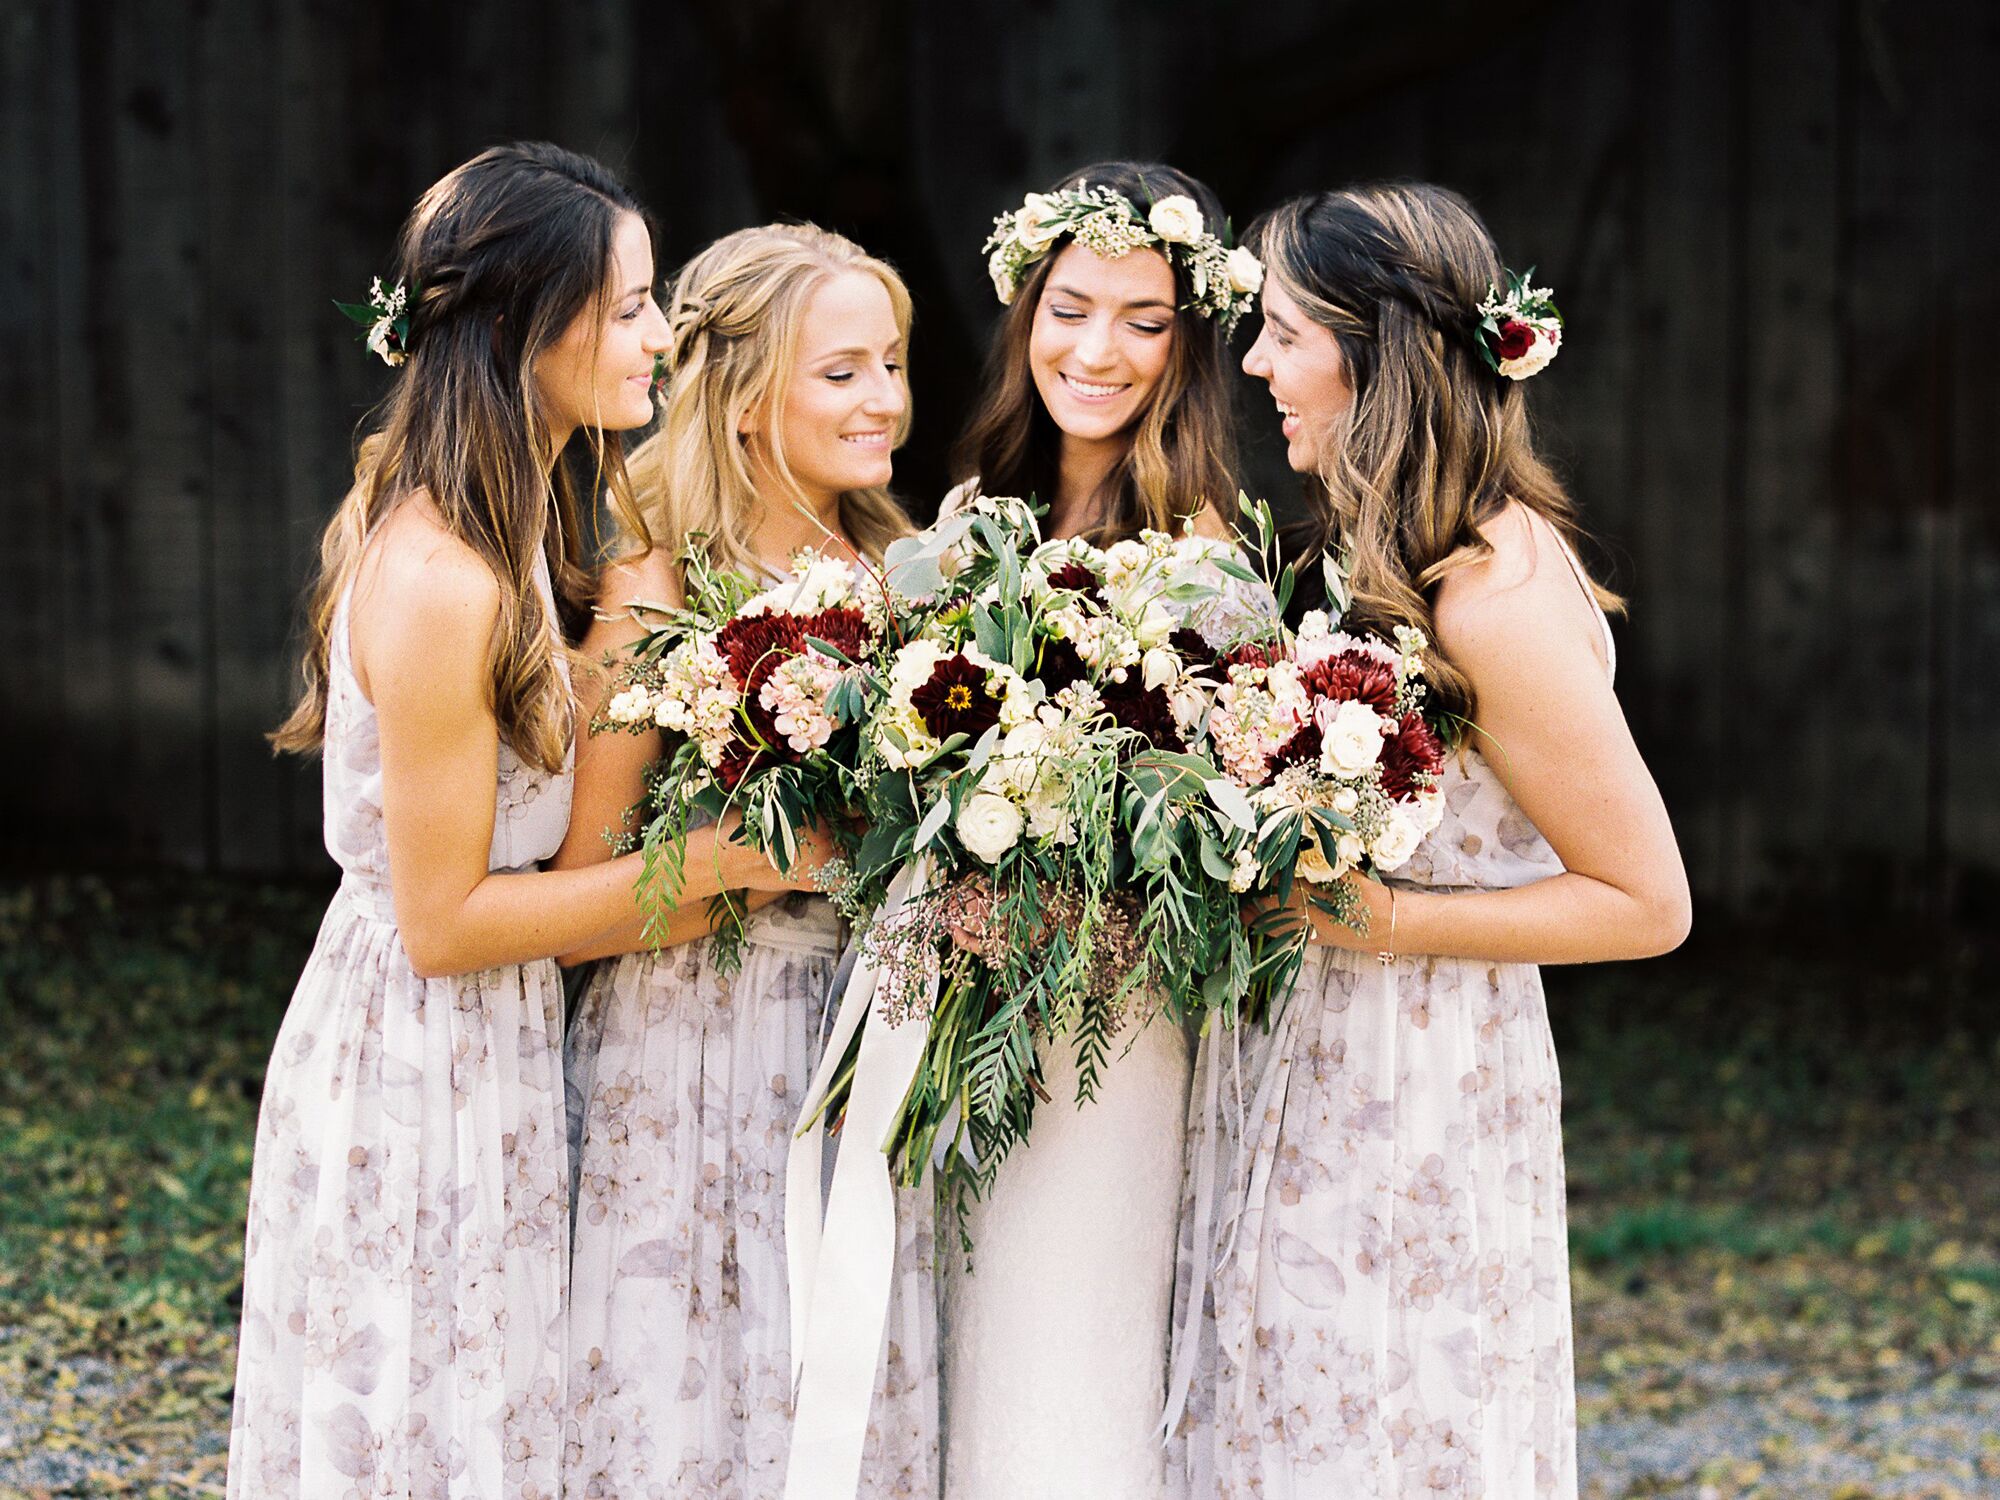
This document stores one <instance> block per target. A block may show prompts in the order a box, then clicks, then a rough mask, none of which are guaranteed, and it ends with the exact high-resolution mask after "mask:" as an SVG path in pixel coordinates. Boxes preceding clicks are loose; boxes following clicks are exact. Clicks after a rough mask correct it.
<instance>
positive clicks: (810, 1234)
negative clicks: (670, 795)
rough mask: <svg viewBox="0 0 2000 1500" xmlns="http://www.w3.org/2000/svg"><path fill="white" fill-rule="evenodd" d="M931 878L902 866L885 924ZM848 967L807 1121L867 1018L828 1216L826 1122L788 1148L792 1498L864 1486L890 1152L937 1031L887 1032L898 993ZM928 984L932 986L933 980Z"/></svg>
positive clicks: (892, 1234)
mask: <svg viewBox="0 0 2000 1500" xmlns="http://www.w3.org/2000/svg"><path fill="white" fill-rule="evenodd" d="M933 879H934V870H933V866H932V863H931V861H930V860H928V859H918V860H917V861H916V862H914V863H913V864H911V865H909V866H907V867H905V868H904V869H903V870H902V871H901V872H900V873H899V874H898V875H897V876H896V878H895V880H894V881H893V882H891V884H890V886H889V893H888V898H887V899H886V900H885V901H884V902H883V905H882V911H881V914H880V915H881V917H890V916H893V915H894V914H895V913H896V912H898V911H900V910H901V909H902V908H903V907H904V906H906V905H908V904H909V903H910V902H912V901H915V900H916V899H918V898H919V897H920V896H922V895H923V894H924V892H925V891H926V890H928V889H929V887H930V885H931V883H932V881H933ZM878 920H879V918H878ZM856 946H857V948H859V946H860V945H859V944H857V945H856ZM850 961H851V964H852V967H851V971H850V974H849V978H848V982H847V987H846V990H845V992H844V993H843V994H842V995H841V998H840V1009H839V1013H838V1014H837V1016H836V1017H835V1019H834V1023H833V1029H832V1031H831V1032H829V1033H828V1035H827V1039H826V1050H825V1051H824V1052H823V1053H822V1054H821V1055H820V1063H819V1068H818V1070H817V1071H816V1072H815V1073H814V1074H813V1080H812V1087H811V1089H810V1090H809V1091H808V1092H807V1094H806V1099H805V1104H804V1107H803V1112H802V1114H801V1116H800V1118H802V1119H810V1118H811V1117H812V1116H813V1115H814V1114H816V1113H818V1112H819V1110H820V1106H821V1105H822V1104H823V1103H824V1102H825V1100H826V1095H827V1091H828V1090H829V1089H830V1088H831V1087H832V1084H833V1080H834V1077H835V1075H836V1074H837V1073H838V1072H839V1071H840V1064H841V1059H842V1058H843V1057H844V1056H845V1055H846V1052H847V1044H848V1042H849V1041H850V1040H852V1039H853V1036H854V1033H855V1031H856V1030H857V1029H858V1028H860V1027H861V1025H862V1023H863V1020H864V1019H865V1020H866V1021H867V1023H868V1024H867V1028H866V1030H863V1031H862V1032H861V1047H860V1051H859V1053H858V1055H857V1056H856V1059H855V1065H854V1080H853V1084H852V1087H851V1088H850V1090H849V1093H848V1097H847V1113H846V1118H845V1121H844V1122H843V1124H842V1125H841V1140H842V1145H843V1147H844V1149H842V1150H840V1151H838V1152H836V1153H835V1155H834V1164H833V1185H832V1187H831V1189H830V1190H829V1191H827V1193H826V1196H825V1200H824V1210H823V1211H822V1199H821V1185H822V1180H823V1179H822V1171H823V1165H824V1161H825V1148H826V1120H825V1118H824V1117H823V1116H822V1117H821V1118H820V1119H818V1120H815V1121H814V1122H813V1124H812V1126H811V1127H810V1128H809V1129H807V1130H806V1131H805V1132H804V1133H802V1134H801V1135H800V1136H799V1137H798V1138H797V1139H795V1140H794V1141H793V1142H792V1146H791V1151H790V1154H789V1156H788V1157H787V1159H786V1162H785V1254H786V1258H787V1260H788V1261H789V1264H790V1279H791V1305H792V1382H793V1389H794V1391H795V1393H796V1396H795V1402H794V1411H793V1418H792V1447H791V1457H790V1460H789V1462H788V1464H787V1466H786V1470H785V1500H853V1497H854V1493H855V1490H856V1489H857V1488H858V1487H859V1485H860V1482H861V1450H862V1445H863V1443H864V1442H865V1440H866V1438H867V1436H868V1416H869V1411H870V1408H871V1407H872V1405H873V1402H874V1396H875V1386H876V1375H877V1372H878V1370H879V1367H880V1364H881V1359H882V1331H883V1326H884V1324H885V1322H886V1320H887V1318H888V1311H889V1289H890V1285H891V1283H892V1281H893V1278H894V1273H895V1261H896V1187H895V1181H894V1179H893V1177H892V1175H891V1172H890V1164H889V1158H888V1156H887V1155H886V1154H885V1153H886V1149H887V1145H888V1140H889V1133H890V1131H891V1129H892V1128H893V1126H894V1124H895V1119H896V1114H897V1111H898V1110H900V1109H901V1108H902V1104H903V1100H904V1099H905V1098H906V1097H907V1096H908V1094H909V1091H910V1083H911V1081H912V1080H913V1079H914V1078H915V1077H916V1074H917V1065H918V1064H919V1063H920V1062H921V1061H922V1060H923V1053H924V1043H925V1041H926V1040H927V1039H928V1037H929V1035H930V1019H929V1017H930V1005H929V1004H927V1003H926V1004H920V1005H919V1006H917V1007H916V1009H915V1012H914V1013H913V1014H911V1015H908V1016H906V1017H904V1018H903V1019H902V1021H901V1022H900V1024H898V1025H895V1026H891V1025H890V1024H889V1023H888V1021H887V1019H886V1018H885V1017H884V1016H883V1014H882V1008H883V1004H884V1002H885V1001H886V1000H887V999H888V997H889V995H890V993H891V987H890V986H888V985H885V984H884V983H883V977H884V976H883V975H882V974H881V972H880V971H879V970H878V969H877V968H876V967H875V965H874V964H873V963H871V962H870V961H869V959H868V957H867V955H866V954H865V953H851V954H850V955H849V958H848V959H844V960H843V961H842V968H843V969H847V968H848V967H849V963H850ZM837 983H838V979H837V977H836V984H837ZM931 984H932V986H933V989H934V988H935V985H936V980H935V979H933V980H932V981H931Z"/></svg>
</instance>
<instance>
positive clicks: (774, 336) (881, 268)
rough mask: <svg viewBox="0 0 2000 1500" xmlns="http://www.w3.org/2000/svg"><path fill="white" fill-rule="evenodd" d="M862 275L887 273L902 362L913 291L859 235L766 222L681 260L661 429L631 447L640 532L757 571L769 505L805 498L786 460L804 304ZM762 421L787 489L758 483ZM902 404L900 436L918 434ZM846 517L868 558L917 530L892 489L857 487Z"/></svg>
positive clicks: (771, 459)
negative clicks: (766, 490)
mask: <svg viewBox="0 0 2000 1500" xmlns="http://www.w3.org/2000/svg"><path fill="white" fill-rule="evenodd" d="M848 271H860V272H863V273H865V274H867V275H870V276H873V277H874V278H875V279H876V280H877V281H879V282H881V284H882V288H883V290H884V291H886V292H887V293H888V294H889V304H890V306H891V308H892V309H894V312H895V317H896V327H897V330H898V332H899V333H900V334H901V335H902V339H903V343H904V346H905V349H904V359H905V361H906V364H905V368H906V369H907V360H908V357H909V356H908V343H909V337H910V293H909V289H908V288H907V287H905V286H904V285H903V279H902V277H900V276H898V275H897V274H896V272H895V270H894V268H892V267H891V266H890V265H889V264H888V263H887V262H886V261H882V260H878V259H876V258H875V257H874V256H872V255H869V254H868V253H867V252H866V251H864V250H863V249H862V248H861V247H860V246H859V245H857V244H855V243H854V242H853V241H852V240H849V239H846V238H844V237H842V236H841V235H838V234H834V233H832V232H830V231H828V230H825V229H820V228H818V227H816V226H814V225H811V224H766V225H762V226H761V227H758V228H754V229H739V230H737V231H736V232H735V233H734V234H728V235H724V236H723V237H722V238H721V239H719V240H717V241H716V242H715V243H714V244H712V245H710V246H709V247H708V248H707V249H706V250H703V251H702V252H701V253H700V254H699V255H697V256H696V257H695V258H694V259H693V260H691V261H689V262H688V263H687V265H686V266H685V267H683V268H682V270H681V273H680V274H679V275H678V276H677V277H675V278H674V286H673V291H672V294H671V296H670V297H669V299H668V303H667V323H668V326H669V328H670V329H671V331H672V336H673V346H672V348H671V349H670V350H669V351H668V353H667V370H668V386H667V398H666V401H665V404H664V409H663V410H662V412H661V416H660V425H659V427H658V428H657V429H656V430H655V431H654V433H653V435H652V436H651V437H649V438H647V439H646V441H645V442H643V443H641V444H640V445H639V446H638V448H637V449H635V450H634V451H633V454H632V460H631V465H630V468H631V476H632V487H633V491H634V494H635V495H636V497H637V499H638V503H639V506H640V509H641V511H642V513H643V515H644V518H645V534H642V535H641V536H639V537H638V538H637V539H636V540H638V541H639V543H640V545H641V546H644V545H646V544H647V536H648V535H649V536H650V544H651V545H654V546H660V547H664V548H667V549H669V550H670V551H671V552H672V554H673V555H674V556H675V557H676V558H678V557H679V556H680V555H681V554H682V553H683V552H684V551H685V550H686V548H687V546H688V544H689V541H690V539H691V538H694V537H697V536H699V537H702V538H704V539H705V540H704V546H705V548H706V551H707V553H708V556H709V558H710V559H711V560H712V561H713V562H714V563H715V565H716V566H718V567H723V568H729V569H732V570H735V571H738V572H742V573H746V574H749V575H751V576H755V575H756V573H757V571H758V569H759V567H760V565H761V564H760V559H759V558H758V555H757V552H756V549H755V547H754V546H753V545H752V536H753V533H754V531H755V528H756V524H757V520H758V518H759V516H760V515H761V514H762V512H763V508H764V507H765V506H767V505H774V504H775V505H783V504H788V503H790V502H791V501H792V500H793V499H795V498H796V499H803V498H804V497H803V492H802V491H800V490H799V488H798V484H797V481H796V480H794V479H793V478H792V474H791V470H790V468H789V467H788V466H787V464H786V462H785V449H784V430H783V424H782V423H781V422H779V421H777V420H776V414H777V413H778V412H780V411H782V410H783V408H784V403H785V394H786V390H787V388H788V386H789V383H790V380H791V374H792V365H793V361H794V359H795V358H796V356H797V353H798V346H799V337H800V333H801V330H802V328H803V326H804V323H805V314H806V305H807V303H808V302H809V301H810V300H811V298H812V294H813V293H814V292H815V291H817V290H818V289H819V288H820V287H821V286H823V285H824V284H825V283H826V282H827V281H828V280H829V279H830V278H832V277H834V276H837V275H840V274H841V273H843V272H848ZM753 415H759V416H762V417H763V418H764V421H763V423H762V425H761V428H760V431H761V432H762V433H763V434H764V435H765V440H766V441H767V442H768V444H769V452H768V457H767V461H766V463H765V466H764V467H765V468H766V469H767V470H768V472H769V473H771V474H773V475H775V476H776V477H777V479H778V480H779V482H780V483H781V484H784V485H786V486H787V487H789V488H790V489H791V491H792V494H791V495H789V496H787V495H778V496H767V495H765V494H763V493H761V492H760V490H759V488H758V480H757V472H756V469H755V467H753V463H752V457H751V454H750V451H749V446H748V444H746V443H745V442H744V441H743V439H742V437H741V433H742V431H743V423H744V420H745V419H746V418H748V417H751V416H753ZM909 430H910V413H909V408H908V406H907V405H906V406H905V407H904V410H903V416H902V419H901V421H899V422H898V423H897V426H896V431H895V435H894V439H893V445H896V446H900V445H901V443H902V441H903V439H904V438H905V437H907V436H908V435H909ZM840 524H841V526H842V528H843V529H844V530H845V532H846V534H847V536H848V538H849V539H850V540H851V541H853V543H854V544H855V546H856V547H858V548H859V549H860V550H861V552H862V554H863V555H864V556H866V557H867V558H869V559H870V560H871V561H879V560H880V559H881V556H882V550H883V549H884V548H885V547H887V546H888V545H889V543H890V542H892V541H894V540H895V539H896V538H897V537H899V536H904V535H906V534H908V532H909V531H910V530H911V526H910V520H909V517H908V516H907V515H905V514H904V512H903V509H902V507H901V506H899V505H898V504H897V503H896V501H895V499H894V498H893V497H892V496H891V495H890V493H889V491H888V490H887V489H882V488H871V489H859V490H848V491H846V492H845V493H843V494H842V495H841V496H840Z"/></svg>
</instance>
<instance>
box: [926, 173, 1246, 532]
mask: <svg viewBox="0 0 2000 1500" xmlns="http://www.w3.org/2000/svg"><path fill="white" fill-rule="evenodd" d="M1060 186H1064V187H1084V186H1089V187H1102V188H1110V189H1112V190H1113V191H1114V192H1117V193H1121V194H1123V195H1124V197H1125V199H1126V200H1127V201H1128V202H1130V203H1131V204H1132V205H1133V206H1134V207H1136V208H1137V209H1138V210H1139V211H1140V212H1141V213H1142V214H1143V213H1144V212H1145V211H1146V207H1147V205H1148V204H1150V203H1152V202H1154V201H1155V200H1157V199H1160V198H1165V197H1168V196H1171V195H1173V194H1181V195H1184V196H1186V197H1189V198H1192V199H1194V201H1195V203H1196V204H1197V205H1198V206H1199V207H1200V209H1201V213H1202V220H1203V222H1204V223H1207V224H1211V225H1220V224H1221V223H1222V222H1223V215H1222V206H1221V204H1219V203H1218V202H1217V201H1216V197H1215V194H1214V193H1213V192H1211V191H1210V190H1209V189H1208V187H1207V186H1206V185H1205V184H1203V183H1202V182H1200V181H1198V180H1196V179H1195V178H1192V177H1190V176H1188V175H1187V174H1186V173H1185V172H1181V171H1177V170H1176V169H1174V168H1173V167H1169V166H1163V165H1161V164H1159V163H1157V162H1128V161H1110V162H1099V163H1097V164H1096V165H1094V166H1089V167H1085V168H1083V169H1082V170H1081V171H1078V172H1072V173H1070V174H1069V176H1067V177H1066V178H1064V179H1063V182H1062V184H1061V185H1060ZM1067 243H1069V241H1068V240H1067V239H1062V240H1058V241H1057V243H1056V244H1055V245H1053V246H1051V247H1050V249H1049V251H1048V253H1047V254H1046V255H1044V256H1043V257H1042V258H1041V259H1040V260H1039V261H1037V262H1036V263H1035V265H1034V266H1033V268H1032V269H1031V270H1030V271H1029V273H1028V275H1027V278H1026V279H1025V280H1024V281H1023V282H1022V284H1021V288H1020V290H1019V291H1018V292H1017V293H1016V294H1015V296H1014V300H1013V301H1012V302H1011V303H1010V304H1009V305H1008V307H1007V310H1006V312H1004V313H1003V314H1001V317H1000V326H999V328H998V330H997V331H996V332H995V334H994V338H993V346H992V351H991V353H990V354H989V355H988V358H987V365H986V389H985V394H984V395H983V396H982V397H981V399H980V402H979V405H978V407H977V409H976V410H975V411H974V412H973V416H972V420H971V422H970V423H969V424H968V425H967V427H966V432H965V436H964V437H963V438H961V439H960V440H959V446H958V450H957V455H956V457H957V463H956V469H957V473H958V477H959V478H960V479H962V480H964V479H972V478H977V479H978V481H979V487H980V489H982V490H984V491H985V492H986V493H987V494H989V495H1021V496H1027V495H1033V496H1035V497H1036V498H1037V499H1038V500H1040V501H1041V502H1042V503H1043V504H1051V503H1053V502H1054V500H1055V497H1056V480H1057V476H1058V472H1059V469H1060V464H1061V454H1062V434H1061V433H1060V432H1059V431H1058V430H1057V428H1056V424H1055V420H1054V418H1052V417H1051V416H1050V415H1049V412H1048V408H1047V407H1046V406H1044V405H1043V404H1042V398H1041V395H1040V393H1039V392H1038V391H1036V389H1035V380H1034V373H1033V371H1032V370H1031V369H1030V367H1029V353H1028V348H1029V343H1030V340H1031V339H1032V338H1033V335H1034V327H1035V312H1036V309H1037V308H1038V307H1039V306H1040V305H1041V300H1042V291H1043V289H1044V288H1045V287H1046V286H1047V285H1048V280H1049V273H1050V271H1051V270H1052V269H1053V268H1054V266H1055V263H1056V258H1057V256H1058V255H1060V254H1061V247H1062V246H1063V245H1065V244H1067ZM1172 265H1173V271H1174V289H1175V294H1176V300H1177V302H1178V303H1179V305H1180V306H1179V311H1177V312H1176V313H1175V314H1174V323H1173V347H1172V349H1171V350H1170V351H1169V352H1168V355H1167V367H1166V369H1165V370H1164V371H1162V372H1161V375H1160V379H1159V382H1158V384H1157V385H1155V386H1154V388H1153V393H1152V397H1151V399H1150V400H1149V401H1148V402H1147V404H1146V409H1145V410H1144V411H1143V412H1141V413H1140V414H1139V418H1138V421H1137V422H1136V423H1135V424H1134V426H1133V428H1132V443H1131V447H1130V448H1129V449H1128V450H1127V452H1126V454H1125V457H1124V459H1123V460H1122V461H1121V462H1119V463H1118V464H1117V465H1115V466H1114V467H1113V468H1112V470H1111V472H1110V474H1109V475H1107V476H1106V478H1105V483H1104V490H1103V493H1102V501H1103V513H1104V521H1103V523H1102V524H1101V525H1099V526H1097V527H1095V528H1093V529H1092V531H1091V532H1090V533H1088V535H1089V539H1090V540H1092V541H1094V542H1099V543H1109V542H1113V541H1117V540H1118V539H1119V538H1121V537H1128V536H1132V535H1133V534H1135V533H1136V532H1138V531H1140V530H1142V529H1146V528H1150V529H1152V530H1154V531H1167V532H1178V531H1179V530H1180V529H1181V524H1182V523H1183V522H1184V521H1186V520H1187V519H1188V518H1189V517H1190V516H1196V515H1199V514H1201V512H1202V510H1203V508H1204V507H1205V506H1211V505H1212V506H1214V507H1215V509H1216V511H1217V513H1218V514H1219V515H1221V517H1222V519H1223V520H1224V521H1225V522H1234V521H1235V519H1236V478H1235V470H1236V429H1235V426H1234V424H1233V423H1232V422H1231V420H1230V412H1229V388H1228V384H1227V382H1226V380H1225V379H1224V369H1225V365H1224V360H1225V358H1226V356H1227V354H1228V347H1229V345H1228V340H1227V339H1226V338H1225V337H1224V336H1223V332H1222V328H1221V325H1220V324H1218V323H1217V322H1216V320H1215V319H1214V318H1212V317H1208V316H1205V315H1204V314H1202V313H1200V312H1198V311H1196V310H1195V309H1194V308H1192V307H1191V306H1190V305H1189V304H1190V303H1191V302H1192V301H1193V300H1194V293H1193V288H1192V284H1191V282H1190V280H1189V272H1188V269H1187V267H1186V266H1185V265H1184V264H1182V263H1181V262H1180V261H1178V260H1173V261H1172Z"/></svg>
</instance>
